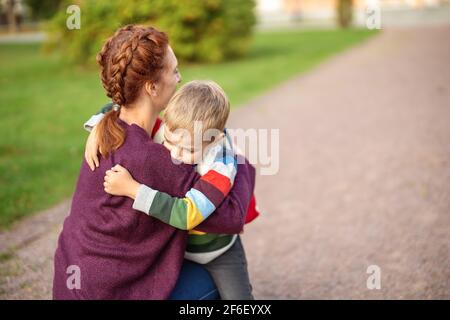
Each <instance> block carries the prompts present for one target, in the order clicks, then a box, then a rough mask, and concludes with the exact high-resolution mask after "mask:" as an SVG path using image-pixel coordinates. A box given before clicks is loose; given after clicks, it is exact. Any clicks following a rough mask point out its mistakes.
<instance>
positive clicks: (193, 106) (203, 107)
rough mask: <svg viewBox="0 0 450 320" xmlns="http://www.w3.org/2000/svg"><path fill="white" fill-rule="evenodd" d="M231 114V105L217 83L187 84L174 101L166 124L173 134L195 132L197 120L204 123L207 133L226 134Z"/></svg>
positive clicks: (175, 95)
mask: <svg viewBox="0 0 450 320" xmlns="http://www.w3.org/2000/svg"><path fill="white" fill-rule="evenodd" d="M229 114H230V102H229V101H228V97H227V95H226V94H225V92H224V91H223V89H222V88H221V87H220V86H219V85H218V84H217V83H215V82H214V81H207V80H195V81H190V82H188V83H186V84H185V85H183V86H182V87H181V88H180V89H179V90H178V91H177V92H176V93H175V94H174V96H173V97H172V98H171V99H170V101H169V104H168V105H167V108H166V110H165V111H164V122H165V124H166V126H167V127H168V128H169V129H170V130H172V131H174V130H176V129H187V130H193V129H194V122H195V121H201V123H202V129H203V130H204V131H206V130H208V129H217V130H220V131H223V130H224V129H225V124H226V122H227V120H228V115H229Z"/></svg>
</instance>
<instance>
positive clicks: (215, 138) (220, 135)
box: [211, 132, 225, 142]
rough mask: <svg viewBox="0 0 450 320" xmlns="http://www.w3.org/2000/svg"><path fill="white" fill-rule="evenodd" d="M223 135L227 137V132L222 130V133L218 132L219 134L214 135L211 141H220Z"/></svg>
mask: <svg viewBox="0 0 450 320" xmlns="http://www.w3.org/2000/svg"><path fill="white" fill-rule="evenodd" d="M223 137H225V133H223V132H221V133H220V134H217V135H215V136H213V137H212V139H211V142H216V141H219V140H220V139H222V138H223Z"/></svg>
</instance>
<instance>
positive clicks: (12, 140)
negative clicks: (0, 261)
mask: <svg viewBox="0 0 450 320" xmlns="http://www.w3.org/2000/svg"><path fill="white" fill-rule="evenodd" d="M373 34H374V32H370V31H366V30H349V31H340V30H337V31H331V30H330V31H278V32H265V33H257V34H256V35H255V37H254V41H253V44H252V47H251V50H250V54H249V55H248V56H247V57H246V58H244V59H241V60H237V61H232V62H226V63H220V64H215V65H186V66H184V65H181V66H180V70H181V73H182V76H183V81H184V82H185V81H189V80H192V79H213V80H215V81H217V82H218V83H219V84H221V85H222V86H223V88H224V89H225V90H226V92H227V93H228V95H229V97H230V99H231V102H232V105H233V107H236V106H238V105H240V104H243V103H245V102H246V101H248V100H249V99H251V98H252V97H254V96H256V95H258V94H260V93H262V92H264V91H265V90H267V89H269V88H271V87H273V86H275V85H276V84H278V83H280V82H281V81H283V80H286V79H288V78H290V77H292V76H294V75H295V74H298V73H300V72H303V71H305V70H308V69H310V68H311V67H313V66H315V65H317V64H318V63H319V62H321V61H323V60H324V59H325V58H327V57H329V56H331V55H332V54H335V53H336V52H339V51H341V50H343V49H345V48H347V47H350V46H352V45H354V44H356V43H358V42H360V41H362V40H364V39H366V38H368V37H370V36H371V35H373ZM106 102H108V100H107V97H106V96H105V95H104V91H103V88H102V86H101V84H100V81H99V77H98V71H97V70H96V69H90V70H89V69H83V68H78V67H77V68H75V67H71V66H68V65H67V64H66V63H65V62H64V57H61V56H58V55H56V54H54V55H50V56H49V55H42V54H41V53H40V50H39V46H38V45H36V44H22V45H19V44H14V45H12V44H11V45H5V44H0V111H1V117H0V229H1V228H6V227H8V226H10V225H11V223H12V222H13V221H15V220H17V219H18V218H20V217H23V216H26V215H29V214H31V213H34V212H36V211H39V210H41V209H45V208H48V207H49V206H51V205H54V204H56V203H57V202H59V201H61V200H62V199H64V198H67V197H69V196H70V195H71V193H72V192H73V190H74V186H75V182H76V178H77V175H78V171H79V167H80V163H81V161H82V158H83V150H84V142H85V139H86V137H87V134H86V132H84V131H83V130H82V123H83V122H84V120H86V119H87V118H88V117H89V116H90V115H91V114H93V113H95V112H96V111H97V110H98V109H99V108H100V107H101V106H102V105H103V104H104V103H106Z"/></svg>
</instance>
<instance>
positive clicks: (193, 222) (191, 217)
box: [183, 197, 203, 230]
mask: <svg viewBox="0 0 450 320" xmlns="http://www.w3.org/2000/svg"><path fill="white" fill-rule="evenodd" d="M183 200H184V201H185V202H186V210H187V217H186V230H192V229H194V228H195V227H196V226H198V225H199V224H200V223H201V222H202V221H203V216H202V214H201V213H200V211H199V210H198V208H197V206H196V205H195V204H194V202H193V201H192V200H191V199H190V198H187V197H186V198H184V199H183Z"/></svg>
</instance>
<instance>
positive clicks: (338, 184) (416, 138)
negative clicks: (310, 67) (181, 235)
mask: <svg viewBox="0 0 450 320" xmlns="http://www.w3.org/2000/svg"><path fill="white" fill-rule="evenodd" d="M449 40H450V28H449V27H428V28H425V27H424V28H413V29H411V28H409V29H392V30H385V31H383V32H382V33H381V34H380V35H378V36H377V37H375V38H373V39H371V40H369V41H368V42H366V43H364V44H362V45H360V46H358V47H356V48H354V49H352V50H350V51H347V52H345V53H343V54H341V55H338V56H336V57H334V58H332V59H331V60H329V61H328V62H326V63H324V64H322V65H320V66H319V67H318V68H316V69H315V70H314V71H312V72H310V73H308V74H305V75H303V76H300V77H297V78H294V79H292V80H291V81H288V82H286V83H284V84H283V85H281V86H279V87H278V88H276V89H275V90H272V91H271V92H268V93H267V94H265V95H264V96H261V97H259V98H258V99H255V100H254V101H252V102H251V103H250V104H248V105H247V106H246V107H243V108H240V109H238V110H237V111H235V112H234V113H233V114H232V119H231V126H230V127H243V128H280V142H281V143H280V170H279V172H278V174H276V175H273V176H258V178H257V179H258V180H257V190H256V194H257V199H258V202H259V207H260V209H261V210H262V211H264V213H265V215H264V216H263V217H261V218H260V219H258V220H256V221H255V222H254V223H252V224H251V225H249V226H248V227H247V228H246V232H245V234H244V236H243V240H244V245H245V247H246V250H247V255H248V261H249V268H250V274H251V277H252V282H253V286H254V290H255V296H256V297H257V298H259V299H264V298H275V299H277V298H287V299H315V298H319V299H342V298H351V299H371V298H373V299H383V298H394V299H397V298H400V299H406V298H412V299H431V298H444V299H450V283H449V279H450V268H449V266H450V188H449V186H450V146H449V138H450V61H449V58H450V41H449ZM268 76H270V75H268ZM69 203H70V202H69V201H66V202H64V203H61V204H60V205H59V206H57V207H55V208H53V209H51V210H48V211H46V212H44V213H42V214H39V215H36V216H34V217H31V218H28V219H26V220H24V221H22V222H20V223H19V224H18V225H17V226H16V227H15V228H13V230H12V231H10V232H6V233H2V234H0V252H1V254H0V299H5V298H6V299H17V298H22V299H29V298H42V299H47V298H50V297H51V279H52V258H53V252H54V249H55V243H56V239H57V235H58V233H59V230H60V226H61V221H62V220H63V218H64V216H65V214H66V213H67V211H68V208H69ZM11 248H12V249H11ZM370 265H377V266H379V267H380V269H381V289H380V290H369V289H367V287H366V280H367V277H368V276H369V275H368V274H367V273H366V270H367V267H368V266H370Z"/></svg>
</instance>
